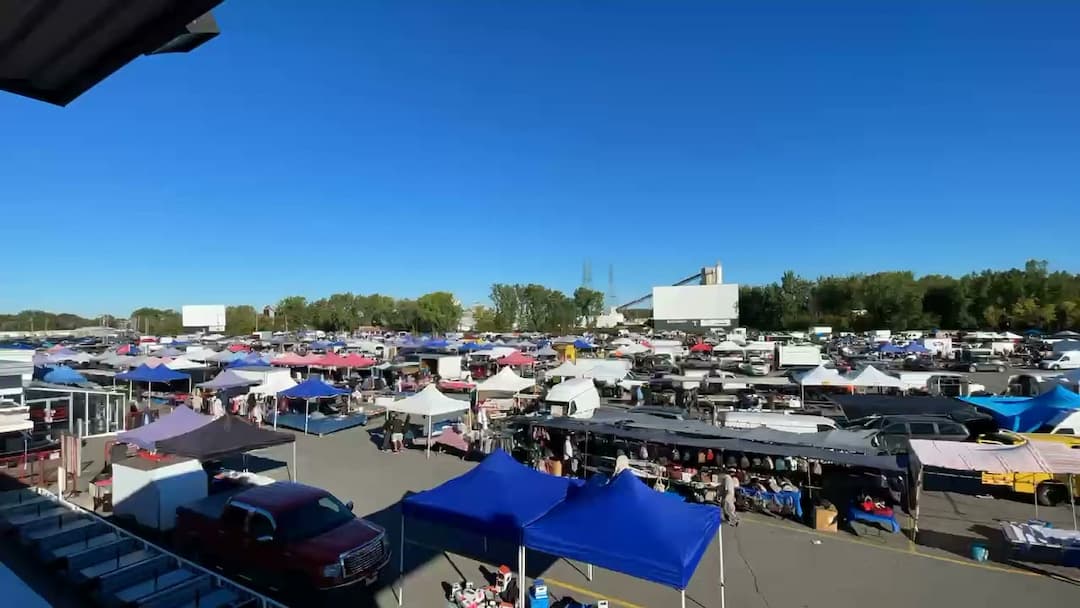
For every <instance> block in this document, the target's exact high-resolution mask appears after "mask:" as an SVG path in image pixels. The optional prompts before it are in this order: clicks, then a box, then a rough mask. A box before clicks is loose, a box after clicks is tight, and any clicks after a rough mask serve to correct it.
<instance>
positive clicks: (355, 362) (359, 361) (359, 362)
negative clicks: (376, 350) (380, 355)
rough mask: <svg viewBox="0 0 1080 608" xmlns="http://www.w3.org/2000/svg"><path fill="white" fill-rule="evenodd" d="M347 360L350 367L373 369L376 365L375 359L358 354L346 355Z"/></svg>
mask: <svg viewBox="0 0 1080 608" xmlns="http://www.w3.org/2000/svg"><path fill="white" fill-rule="evenodd" d="M345 360H346V361H348V367H371V366H372V365H375V363H376V361H375V360H374V359H368V358H367V357H365V356H364V355H361V354H358V353H349V354H348V355H345Z"/></svg>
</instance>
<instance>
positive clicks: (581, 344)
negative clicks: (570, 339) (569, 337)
mask: <svg viewBox="0 0 1080 608" xmlns="http://www.w3.org/2000/svg"><path fill="white" fill-rule="evenodd" d="M574 348H576V349H579V350H591V349H593V348H596V347H595V346H593V345H592V343H591V342H589V341H588V340H585V339H583V338H578V339H577V340H574Z"/></svg>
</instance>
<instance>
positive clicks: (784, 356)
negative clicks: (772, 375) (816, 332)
mask: <svg viewBox="0 0 1080 608" xmlns="http://www.w3.org/2000/svg"><path fill="white" fill-rule="evenodd" d="M776 351H777V352H776V356H777V359H776V366H777V367H795V366H808V367H817V366H819V365H821V364H822V362H823V361H822V359H821V347H820V346H817V345H814V344H800V345H797V346H796V345H787V346H785V345H783V344H781V345H780V346H777V347H776Z"/></svg>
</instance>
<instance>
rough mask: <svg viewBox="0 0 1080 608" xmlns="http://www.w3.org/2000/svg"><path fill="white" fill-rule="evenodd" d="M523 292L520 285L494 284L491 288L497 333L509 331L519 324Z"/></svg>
mask: <svg viewBox="0 0 1080 608" xmlns="http://www.w3.org/2000/svg"><path fill="white" fill-rule="evenodd" d="M523 291H524V288H523V287H522V286H521V285H507V284H505V283H495V284H494V285H492V286H491V303H492V305H493V306H494V307H495V327H496V329H497V331H510V330H513V329H516V328H517V327H518V325H519V323H521V321H522V319H521V309H522V306H523V303H522V296H523Z"/></svg>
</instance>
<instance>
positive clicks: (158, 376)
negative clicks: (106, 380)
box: [116, 363, 191, 382]
mask: <svg viewBox="0 0 1080 608" xmlns="http://www.w3.org/2000/svg"><path fill="white" fill-rule="evenodd" d="M190 378H191V376H190V375H189V374H185V373H183V372H178V371H174V370H171V369H169V368H167V367H165V366H164V365H159V366H157V367H150V366H148V365H146V364H145V363H143V364H142V365H140V366H139V367H136V368H135V369H133V370H131V371H129V372H124V373H122V374H116V379H117V380H130V381H132V382H173V381H175V380H188V379H190Z"/></svg>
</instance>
